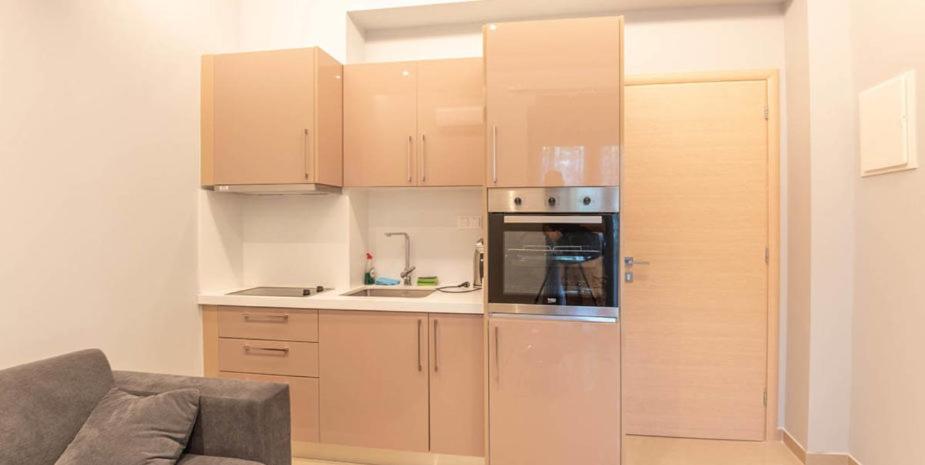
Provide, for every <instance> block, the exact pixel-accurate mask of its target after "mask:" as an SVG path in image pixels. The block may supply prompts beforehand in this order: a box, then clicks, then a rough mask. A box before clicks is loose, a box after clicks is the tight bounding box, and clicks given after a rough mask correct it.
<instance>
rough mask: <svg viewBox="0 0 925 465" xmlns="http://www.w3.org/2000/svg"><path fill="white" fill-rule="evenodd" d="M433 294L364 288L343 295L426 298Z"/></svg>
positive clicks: (428, 290) (415, 290)
mask: <svg viewBox="0 0 925 465" xmlns="http://www.w3.org/2000/svg"><path fill="white" fill-rule="evenodd" d="M433 293H434V290H433V289H381V288H365V289H360V290H358V291H353V292H348V293H346V294H344V295H345V296H350V297H412V298H421V297H427V296H429V295H431V294H433Z"/></svg>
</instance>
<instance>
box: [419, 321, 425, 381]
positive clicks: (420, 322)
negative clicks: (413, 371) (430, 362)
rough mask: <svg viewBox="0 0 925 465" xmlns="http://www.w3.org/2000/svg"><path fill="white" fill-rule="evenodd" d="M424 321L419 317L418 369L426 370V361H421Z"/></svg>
mask: <svg viewBox="0 0 925 465" xmlns="http://www.w3.org/2000/svg"><path fill="white" fill-rule="evenodd" d="M423 324H424V322H423V321H422V320H420V319H418V371H424V363H423V362H422V361H421V327H422V326H423Z"/></svg>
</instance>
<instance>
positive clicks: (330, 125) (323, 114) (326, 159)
mask: <svg viewBox="0 0 925 465" xmlns="http://www.w3.org/2000/svg"><path fill="white" fill-rule="evenodd" d="M315 50H316V53H317V56H316V60H317V66H318V68H317V74H316V79H315V85H316V92H315V95H316V102H317V108H316V110H315V123H316V124H315V133H314V134H311V135H310V137H311V138H312V145H313V152H312V153H310V154H309V155H310V157H311V160H310V164H309V166H310V167H309V178H310V179H311V180H312V181H313V182H318V183H322V184H328V185H332V186H341V185H343V183H344V150H343V149H344V146H343V142H344V131H343V129H344V79H343V77H344V66H343V65H341V64H340V63H339V62H338V61H337V60H335V59H334V58H332V57H331V56H330V55H328V54H327V53H325V52H324V50H321V49H320V48H316V49H315Z"/></svg>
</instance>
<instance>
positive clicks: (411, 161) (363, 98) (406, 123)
mask: <svg viewBox="0 0 925 465" xmlns="http://www.w3.org/2000/svg"><path fill="white" fill-rule="evenodd" d="M344 73H345V75H344V81H345V82H344V184H345V185H346V186H356V187H376V186H479V185H482V183H483V176H482V174H481V173H482V172H483V171H484V157H483V156H481V154H483V153H484V147H485V142H484V121H483V119H484V116H483V114H484V110H483V109H484V93H483V90H482V89H483V83H482V79H483V72H482V60H481V59H478V58H464V59H450V60H433V61H420V62H397V63H365V64H356V65H348V66H345V67H344Z"/></svg>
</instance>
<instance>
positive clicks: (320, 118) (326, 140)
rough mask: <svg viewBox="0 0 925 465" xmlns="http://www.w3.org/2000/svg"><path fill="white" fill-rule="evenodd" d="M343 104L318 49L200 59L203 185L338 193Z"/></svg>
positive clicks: (334, 67) (330, 63)
mask: <svg viewBox="0 0 925 465" xmlns="http://www.w3.org/2000/svg"><path fill="white" fill-rule="evenodd" d="M342 101H343V66H342V65H341V64H340V63H338V62H337V60H335V59H334V58H331V56H329V55H328V54H327V53H325V52H324V51H323V50H321V49H319V48H317V47H313V48H304V49H294V50H274V51H265V52H250V53H232V54H221V55H206V56H203V58H202V120H201V124H202V126H201V132H202V154H201V156H202V179H201V181H202V185H203V186H205V187H212V186H223V187H220V188H219V189H220V190H237V189H239V188H240V187H239V186H253V185H305V186H314V185H324V186H341V185H342V184H343V150H342V139H343V116H342V115H343V113H342V108H343V103H342ZM303 187H304V186H303Z"/></svg>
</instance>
